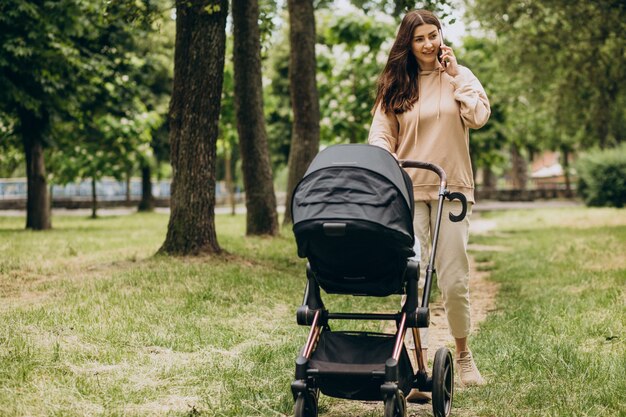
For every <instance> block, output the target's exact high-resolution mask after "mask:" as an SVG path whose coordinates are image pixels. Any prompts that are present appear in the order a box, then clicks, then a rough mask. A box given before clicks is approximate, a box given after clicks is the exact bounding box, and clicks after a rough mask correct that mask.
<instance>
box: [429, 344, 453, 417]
mask: <svg viewBox="0 0 626 417" xmlns="http://www.w3.org/2000/svg"><path fill="white" fill-rule="evenodd" d="M453 367H454V365H453V362H452V354H451V353H450V350H448V348H445V347H442V348H439V349H438V350H437V353H436V354H435V361H434V363H433V414H434V415H435V417H447V416H449V415H450V410H451V409H452V394H453V392H454V368H453Z"/></svg>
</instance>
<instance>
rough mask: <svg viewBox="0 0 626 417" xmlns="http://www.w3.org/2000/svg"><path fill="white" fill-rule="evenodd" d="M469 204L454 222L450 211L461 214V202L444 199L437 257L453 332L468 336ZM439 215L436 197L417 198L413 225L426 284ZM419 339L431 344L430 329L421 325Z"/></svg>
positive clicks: (436, 260) (440, 279)
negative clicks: (420, 199)
mask: <svg viewBox="0 0 626 417" xmlns="http://www.w3.org/2000/svg"><path fill="white" fill-rule="evenodd" d="M467 206H468V207H467V216H466V217H465V219H463V220H462V221H460V222H458V223H453V222H452V221H450V218H449V217H448V214H449V213H450V212H452V213H453V214H459V213H460V212H461V203H460V202H458V201H447V200H446V201H444V205H443V213H442V216H441V224H440V227H439V240H438V243H437V253H436V258H435V270H436V272H437V285H438V287H439V290H440V291H441V295H442V300H443V305H444V308H445V310H446V316H447V318H448V326H449V329H450V334H451V335H452V337H454V338H463V337H467V336H468V335H469V333H470V330H471V321H470V302H469V259H468V257H467V243H468V238H469V217H470V215H471V213H472V204H471V203H468V205H467ZM436 217H437V201H436V200H435V201H416V202H415V217H414V219H413V227H414V229H415V238H416V239H418V240H419V243H420V246H421V260H420V271H421V272H420V286H421V285H423V282H424V277H425V276H426V268H427V266H428V262H429V261H430V251H431V244H432V233H434V230H435V220H436ZM420 297H421V295H420ZM420 300H421V298H420ZM409 339H410V340H407V342H408V344H409V346H411V345H413V340H412V337H411V336H410V332H409ZM420 339H421V340H422V347H425V348H426V347H428V332H427V329H420ZM411 347H412V346H411Z"/></svg>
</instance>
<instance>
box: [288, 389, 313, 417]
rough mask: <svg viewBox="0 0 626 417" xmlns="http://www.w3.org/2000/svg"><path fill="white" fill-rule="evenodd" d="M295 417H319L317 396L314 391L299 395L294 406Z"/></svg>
mask: <svg viewBox="0 0 626 417" xmlns="http://www.w3.org/2000/svg"><path fill="white" fill-rule="evenodd" d="M293 408H294V415H295V417H317V394H316V391H314V390H311V389H309V390H307V391H306V392H300V393H298V396H297V397H296V403H295V405H294V407H293Z"/></svg>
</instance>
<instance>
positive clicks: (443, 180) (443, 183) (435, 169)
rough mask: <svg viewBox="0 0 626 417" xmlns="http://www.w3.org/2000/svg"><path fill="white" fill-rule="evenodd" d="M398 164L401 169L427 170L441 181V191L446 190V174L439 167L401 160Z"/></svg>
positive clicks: (428, 163) (427, 163) (426, 163)
mask: <svg viewBox="0 0 626 417" xmlns="http://www.w3.org/2000/svg"><path fill="white" fill-rule="evenodd" d="M398 163H399V164H400V166H401V167H402V168H421V169H427V170H429V171H432V172H434V173H435V174H437V175H439V178H440V179H441V183H440V187H441V189H442V190H444V189H445V188H446V186H447V185H448V179H447V177H446V172H445V171H444V170H443V168H441V167H440V166H439V165H436V164H431V163H430V162H421V161H410V160H407V159H401V160H399V161H398Z"/></svg>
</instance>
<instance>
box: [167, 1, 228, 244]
mask: <svg viewBox="0 0 626 417" xmlns="http://www.w3.org/2000/svg"><path fill="white" fill-rule="evenodd" d="M227 14H228V1H227V0H177V1H176V46H175V55H174V83H173V91H172V99H171V102H170V110H169V119H170V144H171V153H170V155H171V156H170V158H171V162H172V188H171V199H170V209H171V211H170V220H169V224H168V227H167V236H166V238H165V242H163V246H161V249H160V250H159V251H160V252H162V253H168V254H178V255H198V254H201V253H219V252H221V248H220V246H219V244H218V242H217V235H216V233H215V163H216V154H217V135H218V120H219V115H220V106H221V95H222V83H223V80H224V54H225V49H226V31H225V30H226V16H227Z"/></svg>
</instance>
